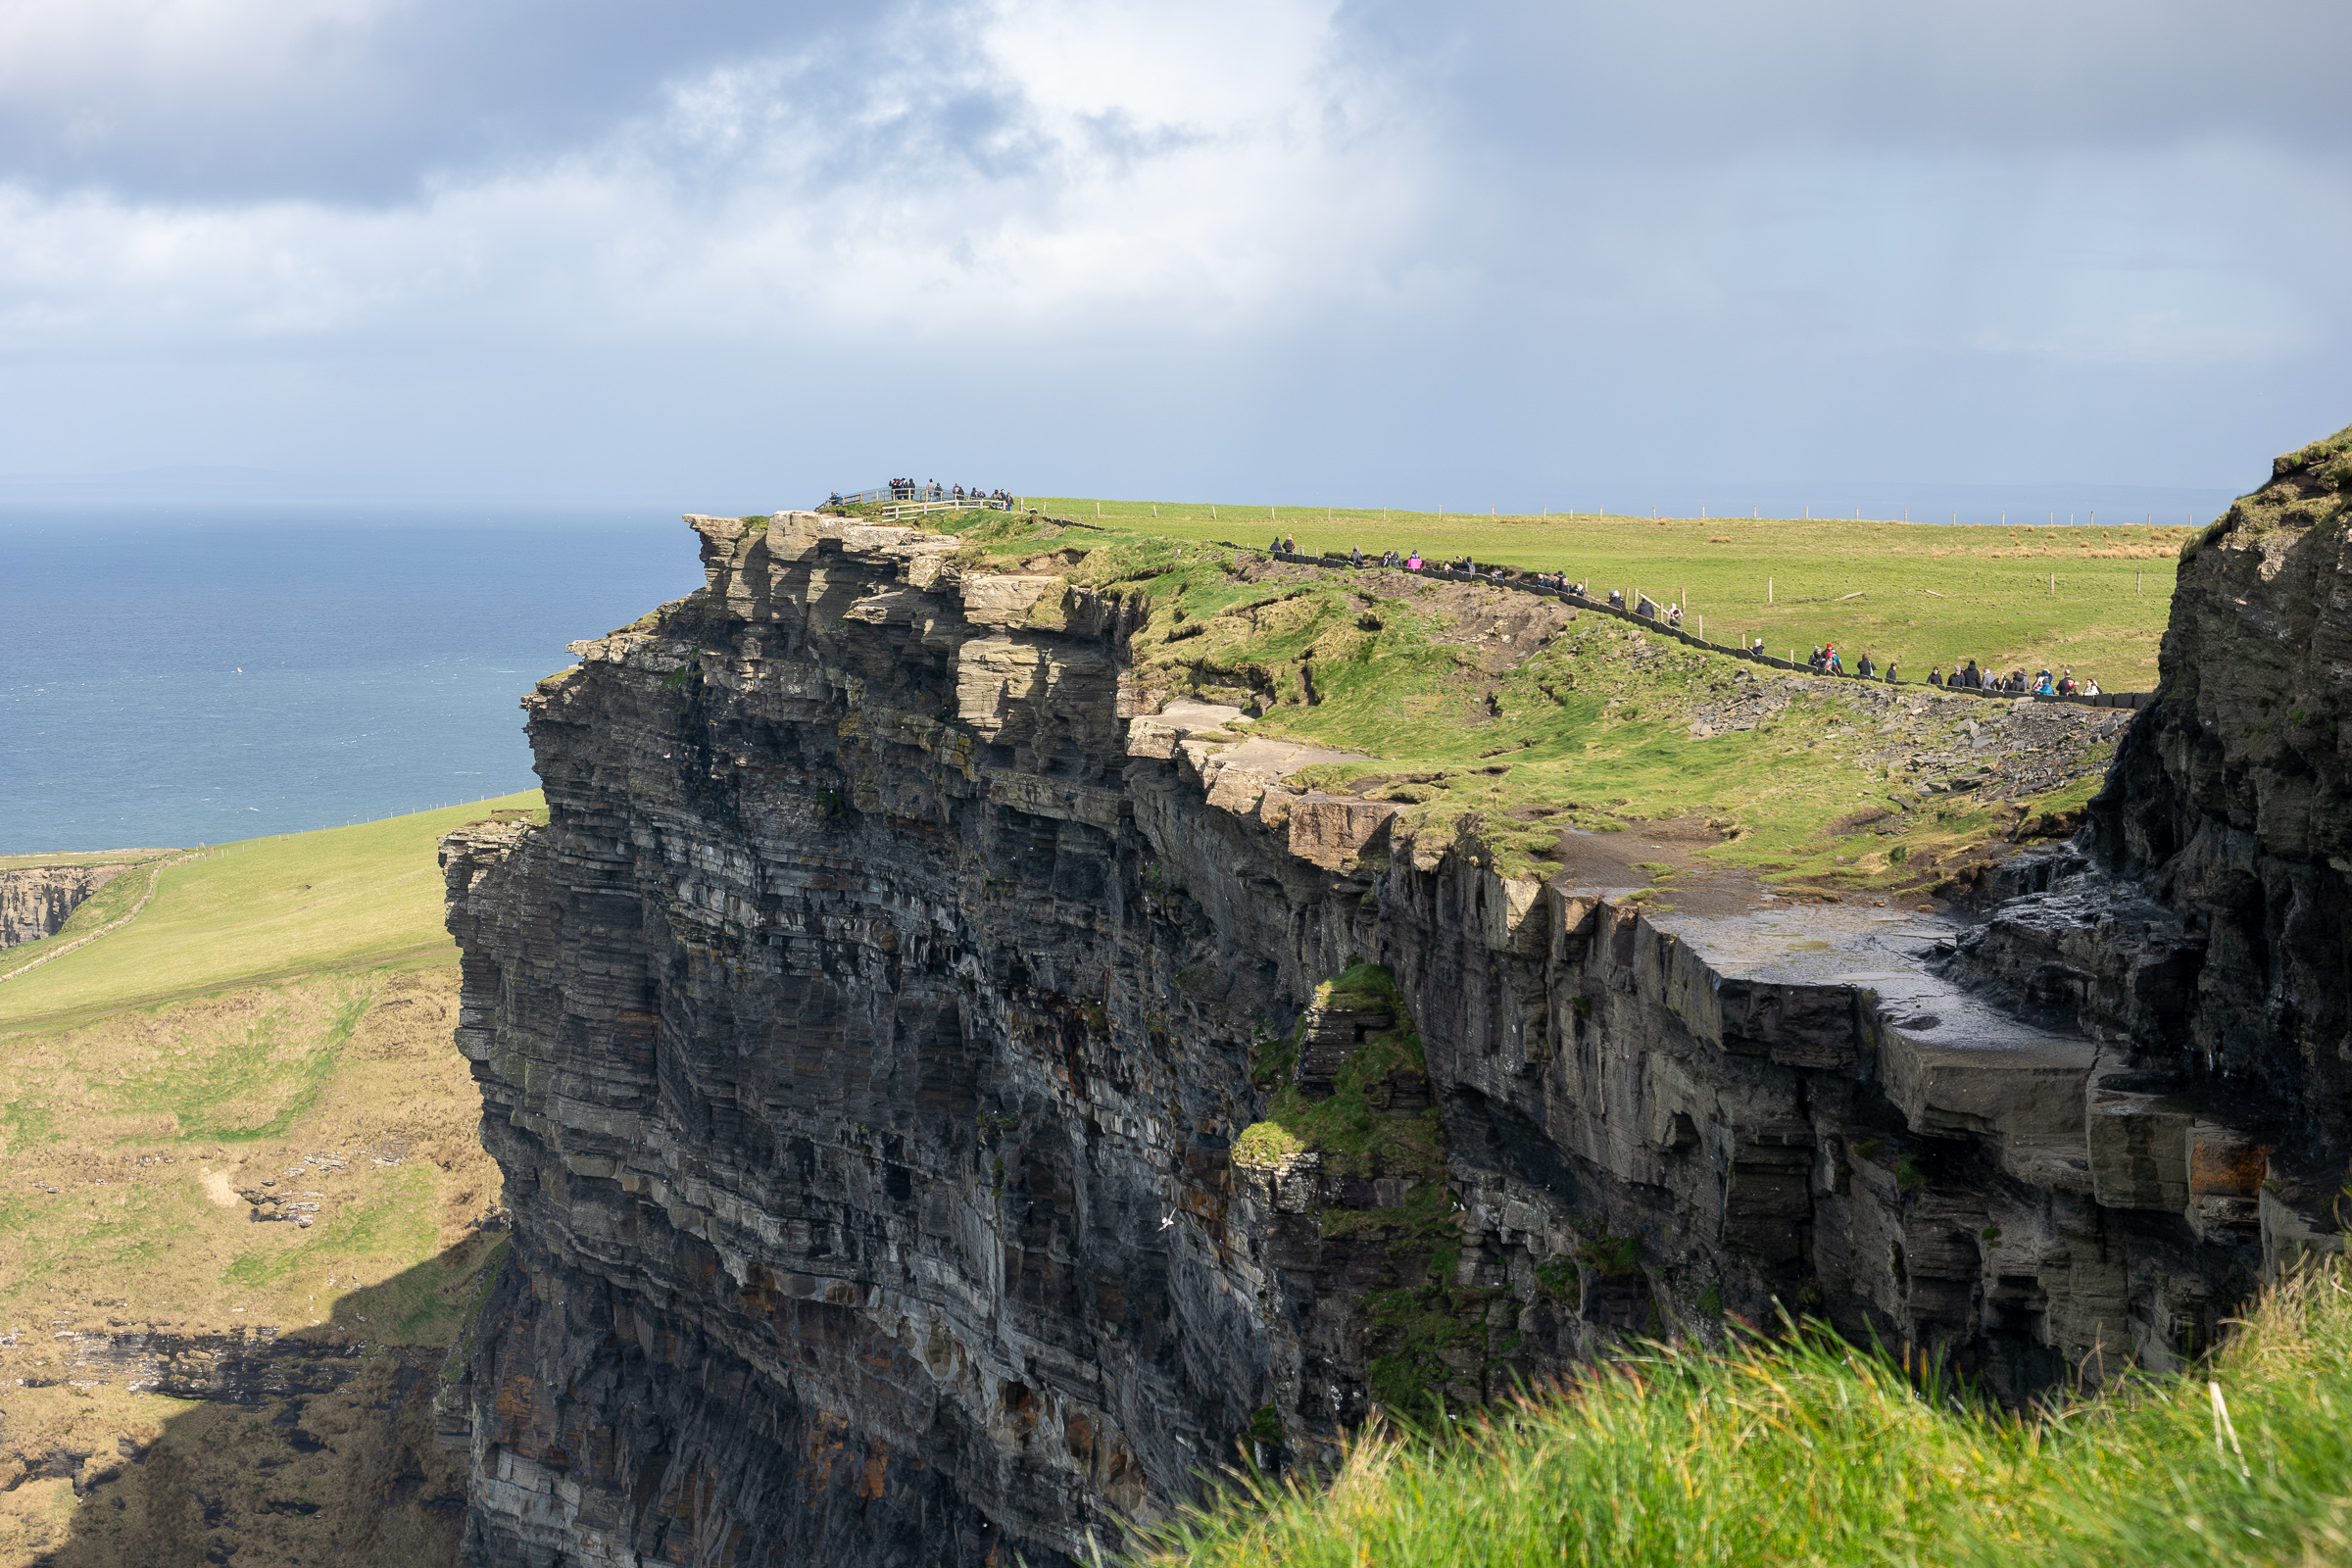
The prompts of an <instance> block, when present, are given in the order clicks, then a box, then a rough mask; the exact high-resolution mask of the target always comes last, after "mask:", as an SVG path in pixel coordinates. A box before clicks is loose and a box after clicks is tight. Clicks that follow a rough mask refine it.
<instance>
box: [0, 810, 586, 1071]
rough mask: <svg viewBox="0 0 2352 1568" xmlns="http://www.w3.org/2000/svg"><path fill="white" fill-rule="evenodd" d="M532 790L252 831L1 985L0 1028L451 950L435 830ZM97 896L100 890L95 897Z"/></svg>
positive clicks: (109, 913)
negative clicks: (120, 919) (286, 830)
mask: <svg viewBox="0 0 2352 1568" xmlns="http://www.w3.org/2000/svg"><path fill="white" fill-rule="evenodd" d="M538 803H539V796H538V793H537V792H536V791H532V792H530V793H527V794H522V795H510V796H506V797H503V798H501V799H499V800H495V801H486V802H483V803H480V804H478V805H472V806H452V807H445V808H443V809H439V810H434V811H420V812H417V813H416V814H414V815H410V816H395V817H388V818H386V819H385V820H383V821H380V822H364V823H361V824H360V825H359V826H357V827H342V828H328V829H325V830H323V831H321V832H317V833H290V834H284V835H281V836H278V837H274V838H266V839H248V840H245V841H243V842H242V843H237V844H224V845H221V846H218V847H217V848H214V849H211V850H208V851H206V852H204V855H203V858H199V859H194V860H190V861H187V862H186V863H184V864H179V865H173V866H171V867H169V868H167V869H166V870H165V871H164V873H163V877H162V881H161V883H160V884H159V885H158V887H157V890H156V895H155V900H154V902H153V903H151V904H150V905H148V907H147V908H146V910H145V911H144V912H143V913H142V914H140V916H139V917H138V919H137V920H135V921H133V922H132V923H131V924H129V925H127V926H125V927H123V929H122V930H120V931H115V932H111V933H109V934H108V935H107V936H105V937H102V938H100V939H99V940H98V941H96V942H94V943H92V944H90V946H88V947H87V948H83V949H81V950H79V951H78V952H75V953H73V954H69V955H68V956H65V957H63V958H60V959H58V960H57V961H55V962H52V963H47V964H43V965H42V966H41V967H40V968H38V969H34V970H31V971H30V972H28V973H26V974H25V975H23V976H21V977H20V978H17V979H13V980H10V981H8V982H7V983H6V984H0V1032H5V1031H7V1030H10V1029H13V1028H19V1027H23V1026H24V1025H25V1024H28V1023H34V1022H39V1021H42V1020H48V1019H62V1018H66V1017H69V1016H73V1015H75V1014H81V1013H88V1012H92V1011H96V1010H103V1009H108V1008H114V1007H122V1006H126V1005H133V1004H140V1003H148V1002H154V1001H160V1000H163V999H167V998H173V997H192V996H198V995H202V994H205V993H207V992H210V991H217V990H221V989H223V988H226V987H230V986H235V985H243V984H252V983H256V982H259V981H262V980H265V979H268V978H270V977H273V976H275V977H286V976H292V975H298V974H303V973H308V972H311V971H314V970H319V969H326V968H338V967H350V966H355V965H360V964H365V963H375V962H385V961H393V960H399V959H430V958H433V957H436V956H443V957H446V956H450V955H453V954H454V953H455V951H456V950H455V948H454V947H453V946H452V944H451V942H450V939H449V933H448V932H446V931H444V930H443V929H442V928H441V872H440V870H439V868H438V866H437V865H436V864H435V862H434V849H433V846H434V841H435V840H437V839H438V838H439V837H440V836H441V835H442V834H444V833H446V832H448V831H449V830H450V829H451V828H453V827H457V826H459V825H460V824H461V823H465V822H470V821H473V820H475V819H476V818H478V817H482V816H485V815H488V814H489V813H490V812H491V811H493V810H496V809H528V808H532V807H536V806H537V805H538ZM145 884H146V872H145V871H143V870H133V871H128V872H125V873H123V875H122V876H120V877H118V878H116V879H115V881H114V882H113V883H111V884H109V885H108V886H107V887H105V888H102V889H100V890H99V892H98V893H97V894H95V895H93V896H92V897H91V898H90V899H89V900H88V901H87V902H86V903H85V904H84V905H83V906H82V907H80V908H77V909H75V910H74V911H73V919H72V920H71V921H69V922H68V923H67V925H66V928H65V929H64V930H62V931H60V932H59V933H58V934H57V935H56V936H53V937H51V938H49V939H48V941H47V942H45V943H26V944H25V945H23V946H21V947H15V948H11V949H9V950H8V951H7V952H6V954H4V955H0V974H5V973H7V972H9V971H10V970H12V969H15V968H18V967H20V966H22V965H24V964H25V963H26V962H27V960H29V959H31V958H34V957H37V956H40V955H41V954H42V953H43V952H44V951H46V950H48V949H50V948H52V947H55V946H60V945H63V944H65V943H69V942H72V941H73V940H74V938H75V937H76V936H78V935H80V934H82V933H83V932H86V931H90V930H94V929H96V928H97V927H98V926H99V925H103V924H104V923H106V921H107V920H109V919H112V918H113V917H114V916H115V915H116V914H118V913H121V912H123V911H124V910H125V909H127V907H129V905H130V904H131V903H132V902H134V900H135V898H136V895H137V894H138V893H139V892H140V891H143V890H144V887H145ZM102 901H103V902H102Z"/></svg>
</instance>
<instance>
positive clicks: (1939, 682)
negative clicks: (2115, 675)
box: [1266, 533, 2099, 697]
mask: <svg viewBox="0 0 2352 1568" xmlns="http://www.w3.org/2000/svg"><path fill="white" fill-rule="evenodd" d="M1266 548H1267V550H1268V551H1269V552H1271V553H1273V554H1275V555H1284V556H1295V555H1298V554H1299V539H1298V536H1297V535H1295V534H1287V533H1282V534H1276V535H1275V536H1274V541H1273V543H1271V544H1269V545H1268V546H1267V547H1266ZM1348 564H1349V565H1351V566H1359V567H1360V566H1366V565H1371V566H1388V567H1392V568H1395V569H1397V570H1399V571H1413V572H1419V571H1440V570H1442V571H1448V572H1459V573H1464V574H1466V575H1470V576H1475V577H1483V578H1487V579H1489V580H1491V581H1495V582H1507V581H1514V580H1515V581H1520V582H1525V583H1529V584H1531V585H1533V586H1535V587H1539V588H1548V589H1550V590H1552V591H1553V592H1554V593H1560V594H1566V595H1568V596H1570V597H1572V598H1576V599H1583V600H1586V601H1588V602H1591V603H1602V604H1606V605H1607V606H1608V607H1609V608H1610V609H1611V610H1617V611H1627V610H1630V611H1631V612H1632V613H1634V614H1636V615H1639V616H1641V617H1642V619H1644V620H1654V621H1656V622H1658V623H1659V624H1660V625H1662V626H1665V627H1667V628H1668V629H1669V630H1673V631H1680V630H1682V626H1683V607H1682V606H1681V605H1679V604H1673V603H1668V604H1665V605H1660V604H1658V603H1657V602H1656V601H1655V600H1653V599H1651V598H1650V597H1649V595H1647V594H1644V593H1639V592H1637V593H1636V594H1635V595H1634V603H1633V604H1631V605H1630V606H1629V605H1628V604H1627V603H1626V596H1625V591H1624V590H1623V589H1619V588H1612V589H1610V590H1609V591H1608V595H1607V597H1606V598H1605V599H1603V600H1598V601H1594V600H1593V599H1592V596H1591V595H1590V594H1588V593H1587V592H1586V589H1585V584H1584V582H1583V581H1581V580H1577V579H1572V578H1570V577H1569V575H1568V574H1567V573H1566V572H1563V571H1520V570H1519V569H1518V568H1516V567H1513V566H1496V565H1489V566H1486V567H1484V568H1481V567H1480V565H1479V564H1478V563H1477V562H1476V561H1475V560H1473V559H1472V558H1471V557H1469V556H1467V555H1462V556H1457V557H1454V558H1453V559H1451V560H1448V561H1444V562H1438V561H1431V560H1428V559H1426V558H1425V557H1423V556H1422V554H1421V552H1420V551H1418V550H1384V551H1382V552H1381V553H1380V554H1378V555H1377V556H1367V555H1365V554H1364V552H1363V550H1362V548H1361V547H1359V546H1353V545H1351V546H1349V547H1348ZM1745 649H1746V652H1747V653H1749V654H1750V655H1752V656H1754V657H1755V658H1757V659H1765V658H1768V657H1770V656H1769V655H1767V654H1766V652H1765V649H1764V639H1763V638H1761V637H1758V638H1756V639H1755V640H1754V641H1753V642H1750V643H1748V644H1746V645H1745ZM1805 667H1806V668H1807V669H1809V670H1811V671H1812V672H1813V673H1814V674H1816V675H1842V676H1845V677H1847V678H1849V679H1853V680H1883V681H1885V682H1887V684H1888V685H1889V686H1891V685H1893V684H1895V681H1896V674H1895V664H1894V662H1893V661H1892V660H1889V661H1887V663H1885V664H1884V665H1882V664H1880V663H1878V662H1876V661H1874V660H1873V659H1872V658H1871V657H1870V655H1868V654H1866V653H1865V654H1857V655H1856V656H1855V658H1854V661H1853V662H1852V664H1850V665H1849V664H1847V662H1846V660H1845V655H1844V653H1843V652H1842V651H1841V650H1840V649H1839V648H1838V645H1837V644H1836V643H1834V642H1832V643H1824V644H1822V645H1821V646H1819V647H1817V648H1815V649H1814V650H1813V654H1812V657H1811V658H1810V659H1808V660H1807V661H1806V662H1805ZM1928 684H1929V685H1931V686H1939V687H1943V688H1946V689H1948V690H1952V691H1985V692H2002V693H2006V694H2008V695H2010V696H2015V697H2096V696H2098V695H2099V683H2098V681H2097V680H2095V679H2087V680H2082V681H2078V680H2076V679H2075V672H2074V671H2073V670H2072V669H2061V670H2060V671H2059V672H2058V673H2057V674H2056V675H2055V676H2053V675H2052V674H2051V673H2050V672H2049V671H2048V670H2046V669H2044V670H2042V671H2040V672H2039V673H2037V674H2035V675H2034V677H2033V678H2031V679H2028V678H2027V675H2026V672H2025V671H2024V670H2023V669H2013V670H2011V671H2010V672H2009V673H2008V674H2006V675H2003V674H2000V673H1998V672H1996V671H1994V670H1992V669H1990V668H1988V667H1983V666H1980V665H1979V664H1978V663H1977V662H1976V661H1975V660H1973V659H1972V660H1970V661H1969V662H1968V663H1967V664H1966V666H1964V667H1962V668H1960V669H1955V670H1954V671H1952V673H1951V674H1950V676H1948V677H1947V676H1945V674H1944V673H1943V668H1942V666H1941V665H1937V666H1936V667H1935V668H1934V669H1931V670H1929V671H1928Z"/></svg>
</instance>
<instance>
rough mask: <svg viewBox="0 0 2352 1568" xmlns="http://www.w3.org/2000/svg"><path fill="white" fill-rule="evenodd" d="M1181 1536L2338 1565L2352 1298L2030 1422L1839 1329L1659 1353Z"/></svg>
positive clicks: (1223, 1542) (2311, 1295)
mask: <svg viewBox="0 0 2352 1568" xmlns="http://www.w3.org/2000/svg"><path fill="white" fill-rule="evenodd" d="M1914 1370H1915V1371H1916V1370H1917V1369H1916V1368H1915V1369H1914ZM1158 1545H1159V1549H1158V1551H1157V1552H1156V1553H1148V1554H1147V1556H1146V1558H1145V1560H1147V1561H1150V1562H1152V1563H1156V1564H1162V1565H1167V1568H1176V1565H1182V1568H1278V1565H1279V1568H1370V1565H1381V1568H1388V1565H1395V1568H1406V1565H1412V1568H1419V1565H1424V1564H1433V1563H1445V1564H1447V1565H1449V1568H1505V1565H1507V1568H1532V1565H1535V1564H1540V1563H1562V1564H1577V1565H1581V1568H1603V1565H1606V1568H1642V1565H1656V1568H1701V1565H1715V1564H1722V1565H1725V1568H1734V1565H1737V1568H1750V1565H1753V1564H1760V1563H1806V1564H1822V1565H1831V1564H1854V1565H1863V1564H1872V1565H1879V1564H1950V1565H1955V1568H1958V1565H1972V1568H2023V1565H2027V1564H2036V1565H2038V1564H2050V1565H2060V1564H2065V1565H2076V1564H2087V1563H2101V1564H2119V1565H2121V1564H2142V1563H2145V1564H2159V1563H2161V1564H2171V1565H2182V1568H2185V1565H2190V1564H2212V1565H2216V1568H2220V1565H2224V1564H2239V1563H2291V1564H2297V1565H2302V1564H2313V1565H2316V1564H2321V1563H2343V1562H2347V1561H2352V1292H2348V1291H2347V1288H2346V1281H2345V1277H2344V1275H2343V1273H2342V1272H2341V1271H2340V1269H2332V1268H2331V1269H2329V1270H2327V1271H2325V1272H2318V1273H2314V1274H2311V1275H2308V1276H2306V1277H2304V1278H2302V1279H2300V1280H2298V1281H2296V1282H2295V1283H2293V1284H2292V1285H2290V1286H2288V1287H2286V1288H2284V1289H2282V1290H2280V1291H2278V1293H2276V1294H2274V1295H2273V1296H2272V1297H2270V1298H2269V1299H2267V1300H2266V1301H2265V1302H2264V1303H2263V1304H2262V1306H2261V1307H2260V1309H2259V1310H2257V1311H2256V1312H2255V1313H2254V1314H2253V1317H2252V1320H2251V1322H2250V1323H2249V1324H2248V1325H2247V1327H2246V1328H2245V1330H2244V1331H2243V1333H2242V1335H2241V1336H2240V1337H2239V1338H2238V1339H2237V1340H2236V1341H2235V1342H2233V1343H2232V1344H2231V1345H2229V1347H2228V1348H2226V1349H2225V1350H2224V1351H2223V1352H2222V1354H2221V1355H2220V1357H2219V1359H2218V1361H2217V1362H2216V1363H2215V1364H2214V1365H2213V1366H2212V1367H2211V1369H2210V1376H2208V1375H2207V1374H2206V1373H2203V1372H2200V1373H2198V1374H2195V1375H2191V1376H2188V1377H2185V1378H2182V1379H2180V1380H2177V1381H2170V1382H2141V1383H2135V1384H2131V1385H2129V1386H2127V1387H2125V1388H2124V1389H2123V1390H2122V1391H2121V1392H2118V1393H2113V1394H2110V1395H2108V1396H2106V1397H2101V1398H2098V1399H2095V1400H2091V1401H2088V1402H2085V1403H2082V1404H2079V1405H2076V1406H2074V1407H2071V1408H2068V1409H2066V1410H2065V1411H2064V1413H2063V1414H2062V1415H2059V1416H2046V1415H2036V1416H2034V1417H2030V1418H2026V1419H2019V1418H2016V1417H2009V1416H2003V1415H2000V1414H1997V1413H1993V1412H1989V1411H1986V1410H1985V1409H1982V1408H1980V1407H1975V1406H1972V1405H1970V1404H1968V1403H1967V1402H1965V1401H1964V1400H1961V1399H1958V1398H1955V1397H1953V1396H1952V1394H1951V1393H1950V1391H1949V1390H1948V1389H1938V1388H1937V1387H1936V1385H1935V1383H1934V1380H1933V1379H1927V1380H1923V1379H1921V1378H1919V1377H1917V1376H1913V1375H1906V1373H1905V1371H1904V1369H1903V1368H1902V1367H1901V1366H1900V1365H1899V1364H1895V1363H1891V1362H1889V1361H1888V1360H1887V1359H1885V1358H1883V1357H1880V1356H1875V1355H1871V1354H1868V1353H1865V1352H1862V1351H1858V1350H1856V1349H1854V1348H1850V1347H1848V1346H1845V1345H1842V1344H1839V1343H1837V1342H1836V1341H1834V1340H1830V1339H1827V1338H1814V1339H1808V1340H1806V1341H1803V1342H1801V1343H1796V1344H1789V1345H1781V1346H1776V1347H1771V1348H1750V1349H1749V1350H1747V1351H1746V1352H1745V1353H1742V1354H1737V1355H1733V1356H1730V1357H1709V1356H1705V1355H1699V1354H1691V1353H1685V1352H1680V1351H1670V1350H1660V1351H1658V1352H1656V1353H1655V1354H1653V1355H1650V1356H1648V1357H1645V1358H1640V1359H1635V1360H1632V1361H1629V1362H1626V1363H1624V1364H1621V1365H1618V1366H1615V1367H1611V1368H1608V1369H1606V1370H1604V1371H1601V1372H1599V1373H1598V1374H1597V1375H1596V1376H1595V1377H1594V1379H1593V1382H1592V1383H1591V1385H1590V1386H1589V1387H1587V1388H1585V1389H1583V1390H1581V1391H1578V1392H1575V1393H1572V1394H1568V1395H1565V1396H1554V1397H1544V1398H1538V1399H1535V1400H1533V1401H1531V1402H1528V1403H1526V1404H1524V1405H1521V1406H1517V1407H1513V1408H1509V1409H1505V1410H1502V1411H1498V1412H1497V1413H1496V1414H1495V1416H1494V1418H1493V1419H1492V1420H1491V1421H1487V1422H1482V1423H1479V1424H1475V1425H1470V1426H1466V1427H1464V1428H1462V1429H1461V1430H1460V1435H1459V1437H1458V1438H1456V1439H1454V1440H1452V1441H1447V1442H1444V1443H1442V1444H1436V1445H1432V1444H1426V1443H1421V1442H1417V1441H1399V1440H1397V1439H1396V1438H1394V1437H1373V1438H1369V1439H1366V1440H1364V1441H1361V1442H1359V1443H1357V1445H1356V1446H1354V1448H1353V1449H1352V1450H1351V1452H1350V1453H1349V1455H1348V1460H1347V1463H1346V1466H1345V1468H1344V1469H1343V1470H1342V1471H1341V1473H1340V1474H1339V1476H1338V1477H1337V1478H1336V1480H1334V1482H1333V1484H1332V1485H1331V1487H1330V1488H1329V1490H1328V1491H1325V1490H1322V1489H1320V1488H1299V1487H1287V1486H1286V1487H1280V1488H1275V1487H1265V1486H1259V1487H1256V1488H1254V1489H1250V1490H1247V1491H1245V1492H1243V1493H1240V1494H1238V1495H1232V1496H1230V1497H1229V1498H1228V1499H1227V1500H1226V1501H1225V1503H1224V1505H1222V1506H1219V1507H1216V1508H1213V1509H1211V1510H1210V1511H1208V1512H1207V1513H1205V1514H1203V1515H1196V1516H1194V1517H1193V1518H1191V1519H1189V1520H1187V1521H1185V1522H1184V1523H1183V1524H1181V1525H1179V1526H1177V1527H1176V1528H1173V1529H1171V1530H1169V1531H1167V1532H1165V1533H1164V1534H1163V1535H1162V1537H1161V1539H1160V1541H1159V1543H1158Z"/></svg>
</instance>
